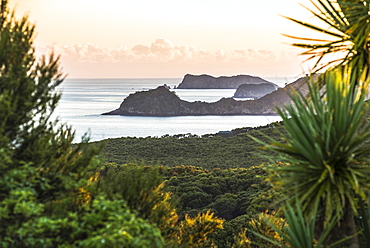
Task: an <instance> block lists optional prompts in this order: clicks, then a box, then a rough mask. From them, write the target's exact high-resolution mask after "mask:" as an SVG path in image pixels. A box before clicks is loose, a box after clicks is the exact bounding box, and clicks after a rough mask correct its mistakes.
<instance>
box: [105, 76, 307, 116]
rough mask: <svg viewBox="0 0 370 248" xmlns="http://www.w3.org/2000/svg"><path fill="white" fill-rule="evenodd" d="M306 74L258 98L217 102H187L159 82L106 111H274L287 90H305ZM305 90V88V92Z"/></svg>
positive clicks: (171, 113)
mask: <svg viewBox="0 0 370 248" xmlns="http://www.w3.org/2000/svg"><path fill="white" fill-rule="evenodd" d="M304 81H305V78H300V79H298V80H296V81H295V82H293V83H291V84H289V85H287V86H286V87H285V88H280V89H278V90H276V91H273V92H272V93H270V94H268V95H265V96H263V97H261V98H259V99H256V100H245V101H237V100H234V99H233V98H222V99H220V100H219V101H217V102H214V103H207V102H200V101H196V102H188V101H184V100H181V99H180V98H179V97H178V96H177V95H176V93H175V92H171V91H170V90H169V89H168V88H166V87H164V86H160V87H158V88H156V89H152V90H149V91H141V92H136V93H134V94H130V95H129V96H128V97H127V98H125V99H124V101H123V102H122V103H121V105H120V107H119V108H118V109H116V110H113V111H111V112H108V113H103V115H126V116H197V115H275V114H276V111H275V109H276V106H281V105H282V104H286V103H288V102H289V101H290V98H289V96H288V91H290V90H292V89H294V90H296V89H299V90H300V91H305V90H306V87H305V84H304ZM303 93H304V92H303Z"/></svg>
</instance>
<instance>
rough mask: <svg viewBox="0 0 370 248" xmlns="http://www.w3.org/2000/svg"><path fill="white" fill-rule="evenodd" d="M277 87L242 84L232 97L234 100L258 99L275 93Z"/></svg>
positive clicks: (264, 84) (266, 84) (263, 84)
mask: <svg viewBox="0 0 370 248" xmlns="http://www.w3.org/2000/svg"><path fill="white" fill-rule="evenodd" d="M277 88H278V87H277V86H275V85H273V84H269V83H262V84H242V85H240V86H239V87H238V89H237V90H236V92H235V94H234V97H235V98H253V99H255V98H260V97H263V96H265V95H267V94H270V93H271V92H273V91H275V90H276V89H277Z"/></svg>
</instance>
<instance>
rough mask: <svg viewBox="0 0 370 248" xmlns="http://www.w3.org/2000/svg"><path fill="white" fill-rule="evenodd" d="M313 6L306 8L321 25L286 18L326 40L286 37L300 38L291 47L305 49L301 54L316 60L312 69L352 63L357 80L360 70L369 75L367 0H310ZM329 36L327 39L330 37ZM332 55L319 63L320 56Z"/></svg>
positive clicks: (315, 70)
mask: <svg viewBox="0 0 370 248" xmlns="http://www.w3.org/2000/svg"><path fill="white" fill-rule="evenodd" d="M311 2H312V4H313V5H314V7H315V9H314V10H310V9H308V10H309V11H310V12H311V13H312V14H313V15H314V16H315V17H316V19H317V20H320V21H321V23H322V24H323V25H322V26H318V25H315V24H310V23H306V22H304V21H300V20H297V19H294V18H288V19H289V20H292V21H293V22H296V23H298V24H300V25H302V26H304V27H306V28H309V29H312V30H315V31H317V32H319V33H320V34H324V35H326V36H328V39H325V40H322V39H317V38H305V37H295V36H290V35H287V36H288V37H291V38H295V39H298V40H302V41H303V42H302V43H301V42H297V43H294V44H293V46H297V47H301V48H305V49H307V50H306V51H305V52H303V53H302V55H308V56H309V57H308V59H317V61H316V64H315V66H314V68H313V69H314V72H317V71H319V70H321V69H324V68H326V69H334V68H338V67H341V66H342V65H346V64H351V66H352V69H353V72H352V76H355V77H357V78H358V79H359V78H360V77H361V76H362V74H363V73H365V74H366V76H367V77H368V76H369V75H370V53H369V48H370V47H369V44H370V43H369V41H370V22H369V20H370V14H369V10H370V1H368V0H335V1H331V0H316V1H314V0H311ZM329 37H330V38H329ZM338 54H339V57H334V58H333V57H332V58H331V59H330V60H329V61H328V62H324V63H322V64H321V62H322V60H323V58H325V57H328V55H338Z"/></svg>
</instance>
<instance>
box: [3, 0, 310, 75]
mask: <svg viewBox="0 0 370 248" xmlns="http://www.w3.org/2000/svg"><path fill="white" fill-rule="evenodd" d="M300 4H302V5H304V6H310V1H309V0H135V1H128V0H104V1H102V0H10V6H11V7H15V12H16V15H17V16H19V17H20V16H23V15H24V14H27V15H28V16H29V20H30V21H31V23H33V24H35V25H36V33H37V36H36V39H35V46H36V50H37V53H38V54H48V53H49V52H50V51H54V52H55V53H56V54H60V55H61V65H62V68H63V71H64V72H65V73H67V74H68V77H70V78H182V77H183V76H184V75H185V74H187V73H190V74H197V75H199V74H209V75H213V76H231V75H238V74H247V75H254V76H262V77H296V76H300V75H303V74H304V73H305V72H307V71H308V70H309V68H310V66H311V65H310V63H303V61H304V60H305V58H304V57H302V56H299V53H301V52H303V50H301V49H297V48H294V47H292V46H290V45H289V44H290V43H292V42H293V40H292V39H289V38H287V37H284V36H283V35H282V34H283V33H284V34H289V35H297V36H308V35H309V34H310V32H308V31H307V30H306V29H305V28H303V27H300V26H299V25H297V24H295V23H293V22H291V21H289V20H287V19H285V18H284V17H282V16H281V15H284V16H288V17H293V18H297V19H300V20H303V21H310V18H312V17H311V16H312V14H310V13H309V12H308V11H307V10H306V9H305V8H304V7H302V6H301V5H300Z"/></svg>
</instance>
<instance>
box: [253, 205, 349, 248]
mask: <svg viewBox="0 0 370 248" xmlns="http://www.w3.org/2000/svg"><path fill="white" fill-rule="evenodd" d="M312 212H313V213H312V216H307V215H304V214H303V211H302V208H301V205H300V203H299V201H298V199H296V203H295V206H294V207H293V206H292V205H291V204H290V203H289V202H287V204H286V206H285V207H284V208H283V214H284V217H285V220H282V219H280V221H276V219H274V218H271V217H268V216H266V215H264V216H262V218H263V221H264V222H266V223H267V224H268V225H269V227H270V228H272V229H273V231H274V232H275V235H269V234H267V235H266V233H263V232H262V233H261V230H258V231H257V230H256V229H254V230H255V231H252V232H253V233H254V234H255V235H257V236H258V237H260V238H262V239H264V240H266V241H268V242H270V243H272V244H274V245H277V246H278V247H284V248H286V247H293V248H313V247H317V248H319V247H332V246H334V245H338V244H339V243H341V242H343V241H344V240H340V241H337V242H336V243H335V244H331V245H327V244H326V239H327V237H328V236H329V234H330V231H331V229H332V228H333V227H334V225H335V224H336V222H337V219H335V218H333V219H331V220H330V221H328V227H327V228H326V229H325V231H324V232H323V233H322V234H321V235H320V237H319V238H317V239H316V238H315V228H316V219H317V214H318V204H316V206H314V209H312ZM264 246H266V244H265V245H264Z"/></svg>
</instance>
